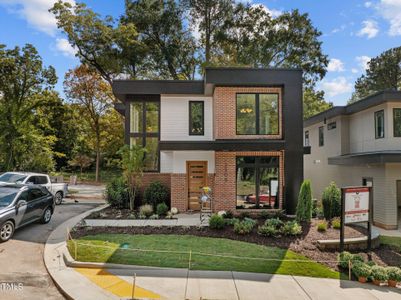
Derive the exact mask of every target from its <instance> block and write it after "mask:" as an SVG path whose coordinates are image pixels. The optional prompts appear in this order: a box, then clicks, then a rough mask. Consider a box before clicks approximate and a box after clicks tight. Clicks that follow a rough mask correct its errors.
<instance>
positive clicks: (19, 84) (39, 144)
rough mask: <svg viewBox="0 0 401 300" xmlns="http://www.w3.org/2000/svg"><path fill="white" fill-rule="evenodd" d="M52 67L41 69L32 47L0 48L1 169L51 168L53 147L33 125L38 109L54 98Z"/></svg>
mask: <svg viewBox="0 0 401 300" xmlns="http://www.w3.org/2000/svg"><path fill="white" fill-rule="evenodd" d="M56 82H57V76H56V74H55V70H54V68H53V67H44V66H43V63H42V59H41V57H40V56H39V54H38V52H37V50H36V49H35V47H34V46H32V45H30V44H26V45H25V46H24V47H22V48H19V47H15V48H13V49H6V46H5V45H0V153H1V154H0V157H1V158H0V160H1V165H2V167H3V169H4V170H17V169H20V170H28V169H30V170H40V171H42V170H49V169H52V168H53V153H52V149H51V148H52V145H53V144H54V142H55V140H56V138H55V137H54V136H45V135H44V134H43V132H42V130H41V129H40V128H38V126H36V124H35V114H36V113H37V110H38V109H40V108H42V107H44V106H46V105H48V103H49V101H51V100H52V99H53V98H54V94H53V93H52V92H51V90H52V89H53V87H54V84H55V83H56Z"/></svg>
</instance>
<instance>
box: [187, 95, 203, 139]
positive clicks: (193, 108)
mask: <svg viewBox="0 0 401 300" xmlns="http://www.w3.org/2000/svg"><path fill="white" fill-rule="evenodd" d="M204 127H205V106H204V102H203V101H189V135H204V134H205V128H204Z"/></svg>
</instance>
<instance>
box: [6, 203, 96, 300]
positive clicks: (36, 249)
mask: <svg viewBox="0 0 401 300" xmlns="http://www.w3.org/2000/svg"><path fill="white" fill-rule="evenodd" d="M97 205H98V204H96V203H89V204H88V203H77V204H74V203H66V204H62V205H59V206H56V211H55V213H54V215H53V218H52V220H51V222H50V223H49V224H46V225H42V224H31V225H28V226H27V227H23V228H21V229H19V230H17V231H16V232H15V235H14V237H13V238H12V239H11V240H10V241H8V242H6V243H2V244H0V299H7V300H8V299H10V300H11V299H64V297H63V296H62V295H61V294H60V293H59V292H58V290H57V288H56V287H55V285H54V283H53V281H52V280H51V278H50V276H49V275H48V274H47V271H46V268H45V266H44V263H43V249H44V243H45V242H46V240H47V237H48V236H49V234H50V232H51V231H52V230H53V229H54V228H56V227H57V226H58V225H59V224H61V223H63V222H64V221H65V220H67V219H69V218H71V217H73V216H76V215H79V214H81V213H83V212H85V211H86V210H89V209H92V208H94V207H96V206H97ZM6 283H8V284H6ZM9 283H11V284H12V285H13V289H14V290H13V291H10V290H9V289H10V284H9ZM21 284H22V288H21Z"/></svg>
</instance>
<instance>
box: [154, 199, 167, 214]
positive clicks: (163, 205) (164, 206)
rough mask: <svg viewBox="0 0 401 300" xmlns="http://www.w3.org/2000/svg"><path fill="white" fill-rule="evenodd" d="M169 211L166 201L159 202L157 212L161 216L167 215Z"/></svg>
mask: <svg viewBox="0 0 401 300" xmlns="http://www.w3.org/2000/svg"><path fill="white" fill-rule="evenodd" d="M167 212H168V206H167V204H166V203H164V202H162V203H159V204H157V206H156V213H157V214H158V215H159V216H165V215H167Z"/></svg>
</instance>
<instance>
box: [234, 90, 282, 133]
mask: <svg viewBox="0 0 401 300" xmlns="http://www.w3.org/2000/svg"><path fill="white" fill-rule="evenodd" d="M237 134H238V135H247V134H248V135H274V134H279V97H278V94H237Z"/></svg>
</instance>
